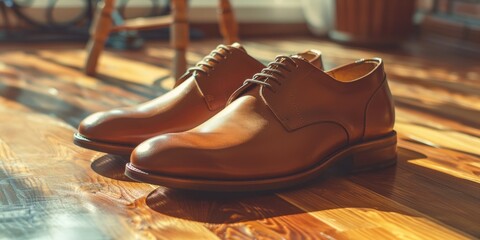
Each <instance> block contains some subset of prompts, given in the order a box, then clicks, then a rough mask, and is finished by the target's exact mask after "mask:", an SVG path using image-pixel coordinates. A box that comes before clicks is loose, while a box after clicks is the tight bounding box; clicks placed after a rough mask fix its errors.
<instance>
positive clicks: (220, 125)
mask: <svg viewBox="0 0 480 240" xmlns="http://www.w3.org/2000/svg"><path fill="white" fill-rule="evenodd" d="M252 76H253V77H252ZM249 78H250V79H249ZM245 79H247V80H245ZM242 83H243V85H242ZM394 121H395V116H394V106H393V101H392V96H391V94H390V90H389V87H388V84H387V80H386V75H385V72H384V67H383V62H382V60H381V59H378V58H373V59H366V60H364V59H362V60H359V61H357V62H354V63H351V64H348V65H345V66H341V67H338V68H335V69H333V70H330V71H326V72H325V71H323V70H322V61H321V55H320V52H318V51H315V50H310V51H307V52H304V53H300V54H297V55H293V56H278V57H277V58H276V59H275V61H273V62H271V63H269V64H268V66H266V67H265V66H264V65H262V64H261V63H260V62H258V61H257V60H255V59H254V58H252V57H251V56H249V55H248V54H247V53H246V51H245V50H244V49H243V47H241V46H240V45H239V44H233V45H231V46H224V45H220V46H219V47H218V48H217V49H215V50H214V51H212V53H211V54H210V55H208V56H207V57H205V58H204V59H203V60H202V61H201V62H199V63H198V64H197V66H196V67H194V68H191V69H190V70H189V71H188V72H187V73H186V74H185V75H184V76H183V77H182V78H181V79H179V81H178V83H177V85H176V86H175V88H174V89H173V90H171V91H170V92H168V93H167V94H165V95H162V96H161V97H158V98H156V99H154V100H151V101H149V102H146V103H144V104H141V105H139V106H135V107H128V108H122V109H114V110H111V111H107V112H100V113H95V114H93V115H91V116H89V117H88V118H86V119H85V120H84V121H83V122H82V123H81V124H80V126H79V130H78V133H76V134H75V136H74V142H75V143H76V144H77V145H79V146H82V147H86V148H90V149H94V150H99V151H103V152H108V153H113V154H131V161H130V163H128V164H127V167H126V170H125V174H126V175H127V176H128V177H130V178H132V179H135V180H138V181H142V182H148V183H153V184H159V185H163V186H167V187H173V188H182V189H194V190H210V191H251V190H265V189H275V188H282V187H287V186H291V185H295V184H298V183H301V182H305V181H307V180H310V179H312V178H314V177H316V176H318V175H319V174H320V173H321V172H322V171H323V170H325V169H326V168H328V167H329V166H331V165H332V164H334V163H338V162H346V163H348V164H349V166H350V167H351V169H352V170H357V171H358V170H368V169H374V168H379V167H385V166H388V165H392V164H394V163H395V161H396V133H395V131H393V125H394ZM132 151H133V152H132Z"/></svg>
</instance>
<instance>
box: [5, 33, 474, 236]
mask: <svg viewBox="0 0 480 240" xmlns="http://www.w3.org/2000/svg"><path fill="white" fill-rule="evenodd" d="M217 44H218V40H207V41H201V42H194V43H192V46H191V48H190V52H189V55H188V58H189V59H188V60H189V62H190V63H191V64H193V63H195V62H196V61H198V60H200V59H201V58H202V57H203V56H204V55H205V54H207V53H208V52H210V50H211V49H212V48H214V47H215V46H216V45H217ZM244 44H245V46H246V48H247V51H249V52H250V53H251V54H252V55H253V56H254V57H257V58H259V59H261V60H262V61H265V62H268V61H270V60H272V59H273V58H274V57H275V56H276V55H278V54H285V53H294V52H299V51H302V50H304V49H308V48H316V49H320V50H322V51H323V53H324V57H325V63H326V65H327V68H331V67H333V66H336V65H338V64H343V63H348V62H350V61H354V60H356V59H359V58H368V57H373V56H379V57H382V58H383V59H384V60H385V63H386V69H387V73H388V74H389V79H390V81H391V87H392V92H393V94H394V95H395V101H396V106H397V121H396V130H397V132H398V133H399V138H400V139H399V163H398V164H397V166H396V167H393V168H389V169H384V170H379V171H375V172H368V173H360V174H355V175H348V174H345V173H343V172H342V171H341V169H332V171H331V172H328V173H326V174H325V175H324V176H323V177H322V178H319V179H317V180H315V181H313V182H311V183H309V184H305V185H304V186H302V187H300V188H294V189H287V190H283V191H276V192H264V193H255V194H218V193H199V192H183V191H177V190H173V189H166V188H163V187H159V186H154V185H149V184H142V183H136V182H133V181H130V180H128V179H127V178H125V177H124V176H123V175H122V173H123V168H124V164H125V162H126V161H128V157H119V156H112V155H104V154H102V153H98V152H94V151H88V150H85V149H81V148H78V147H76V146H74V145H73V144H72V134H73V132H74V127H75V126H76V125H77V124H78V123H79V121H80V120H81V119H82V118H84V117H85V116H87V115H88V114H90V113H92V112H95V111H99V110H103V109H108V108H112V107H118V106H126V105H133V104H136V103H139V102H142V101H145V100H146V99H149V98H153V97H155V96H157V95H160V94H162V93H163V92H165V91H168V89H169V88H170V87H171V86H172V84H173V80H172V79H170V78H169V77H168V74H169V71H168V66H169V65H170V62H169V59H170V58H171V56H172V55H173V52H172V51H171V50H170V49H169V47H168V44H167V43H155V44H150V45H148V46H147V47H146V48H145V49H144V50H143V51H140V52H106V53H105V54H104V56H103V58H102V60H101V64H100V66H99V74H98V76H97V77H96V78H93V77H87V76H85V75H84V74H83V73H82V72H81V71H80V69H81V66H82V63H83V59H84V53H83V50H82V46H81V45H77V44H73V45H71V44H49V45H41V44H38V45H33V46H23V45H4V46H1V47H0V122H1V123H2V124H1V125H0V203H1V205H0V238H2V239H3V238H15V237H16V238H36V237H53V238H61V239H67V238H68V239H71V238H74V239H75V238H78V239H97V238H108V239H133V238H154V237H157V238H162V239H163V238H164V239H173V238H185V239H216V238H222V239H231V238H235V237H237V238H240V239H242V238H265V239H281V238H282V239H301V238H307V237H311V238H315V239H346V238H353V239H358V238H361V237H363V238H367V239H388V238H408V239H433V238H437V239H462V238H465V239H469V238H474V237H479V236H480V227H479V224H478V223H479V219H480V218H479V217H480V207H479V206H480V177H479V173H480V129H479V128H480V65H478V63H479V62H480V61H479V60H480V59H479V57H478V56H474V55H469V53H462V52H455V51H450V50H448V49H442V47H438V46H432V45H428V44H424V43H408V44H406V45H405V46H404V47H403V48H401V49H395V50H368V49H362V48H354V47H345V46H341V45H337V44H335V43H331V42H327V41H323V40H318V39H313V38H287V39H285V40H278V39H255V40H249V41H245V42H244ZM285 51H287V52H285ZM152 86H153V87H152Z"/></svg>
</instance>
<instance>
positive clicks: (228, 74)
mask: <svg viewBox="0 0 480 240" xmlns="http://www.w3.org/2000/svg"><path fill="white" fill-rule="evenodd" d="M222 46H223V45H222ZM214 51H217V52H219V53H220V54H214V53H213V51H212V54H210V55H209V56H207V57H213V58H215V60H216V61H215V62H213V61H211V60H210V61H207V62H208V64H209V65H211V67H208V66H203V65H200V66H199V67H197V68H201V69H200V70H192V71H189V72H187V73H186V74H185V75H184V76H183V77H182V78H181V79H179V81H178V82H177V86H175V88H174V89H172V90H171V91H169V92H168V93H166V94H164V95H162V96H160V97H158V98H156V99H153V100H151V101H148V102H146V103H143V104H141V105H138V106H133V107H126V108H119V109H113V110H109V111H104V112H98V113H95V114H93V115H91V116H89V117H87V118H86V119H85V120H83V121H82V122H81V124H80V125H79V128H78V132H79V133H80V134H81V135H82V136H84V137H85V138H88V139H90V140H95V141H100V142H109V143H117V144H126V145H135V146H136V145H138V144H140V143H141V142H142V141H144V140H146V139H148V138H151V137H154V136H157V135H159V134H162V133H168V132H179V131H185V130H188V129H191V128H193V127H196V126H197V125H199V124H201V123H202V122H204V121H205V120H207V119H208V118H210V117H211V116H213V115H215V114H216V113H217V112H219V111H220V110H221V109H223V108H224V107H225V104H226V102H227V100H228V97H229V96H230V95H231V93H232V92H233V91H234V90H235V89H237V88H238V87H239V86H240V85H241V84H242V82H243V81H244V80H245V79H246V78H249V77H251V76H252V75H253V74H255V73H256V72H258V71H260V70H261V69H262V68H263V67H264V65H263V64H261V63H260V62H258V61H257V60H255V59H254V58H252V57H251V56H249V55H248V54H247V53H246V51H245V50H244V48H243V47H242V46H241V45H240V44H238V43H235V44H233V45H229V46H223V47H221V46H219V47H218V48H217V49H216V50H214ZM222 55H223V56H222Z"/></svg>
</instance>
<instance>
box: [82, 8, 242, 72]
mask: <svg viewBox="0 0 480 240" xmlns="http://www.w3.org/2000/svg"><path fill="white" fill-rule="evenodd" d="M171 7H172V9H171V14H170V15H168V16H160V17H150V18H135V19H129V20H125V21H124V22H123V24H121V25H117V26H114V24H113V19H112V14H113V13H114V9H115V0H104V1H100V2H99V3H98V7H97V12H96V14H95V17H94V21H93V24H92V27H91V29H90V39H89V41H88V43H87V47H86V50H87V58H86V62H85V73H86V74H88V75H94V74H95V72H96V68H97V63H98V58H99V57H100V54H101V52H102V51H103V48H104V46H105V42H106V40H107V38H108V35H109V34H110V33H112V32H118V31H125V30H150V29H158V28H165V27H170V45H171V46H172V48H173V49H174V50H175V55H174V59H173V65H172V75H173V77H175V79H178V78H179V77H180V76H181V75H182V74H183V73H184V72H185V70H186V66H187V61H186V48H187V46H188V40H189V39H188V38H189V34H188V33H189V24H188V13H187V0H171ZM218 8H219V11H218V13H219V25H220V32H221V34H222V36H223V38H224V42H225V43H226V44H231V43H233V42H236V41H238V26H237V23H236V20H235V17H234V15H233V11H232V7H231V5H230V2H229V0H219V5H218Z"/></svg>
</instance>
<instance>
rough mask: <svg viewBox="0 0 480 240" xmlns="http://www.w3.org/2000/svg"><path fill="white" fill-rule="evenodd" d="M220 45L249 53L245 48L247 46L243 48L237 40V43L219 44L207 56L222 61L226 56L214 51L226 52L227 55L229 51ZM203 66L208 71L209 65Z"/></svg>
mask: <svg viewBox="0 0 480 240" xmlns="http://www.w3.org/2000/svg"><path fill="white" fill-rule="evenodd" d="M220 46H224V47H227V48H228V49H232V48H235V49H238V50H240V51H241V52H243V53H247V51H246V50H245V48H243V46H242V45H241V44H240V43H237V42H236V43H233V44H231V45H218V46H217V48H215V49H214V50H213V51H212V52H210V54H208V55H207V56H209V57H213V58H215V59H216V60H218V61H222V60H223V59H224V58H223V57H222V56H221V55H219V54H215V53H214V52H218V53H220V54H225V55H226V54H227V51H226V50H225V49H224V48H222V47H220ZM237 52H238V51H237ZM202 61H205V59H204V60H202ZM207 62H208V60H207ZM213 64H214V63H213ZM201 68H203V69H204V70H205V71H208V70H209V69H208V67H205V66H201Z"/></svg>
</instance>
